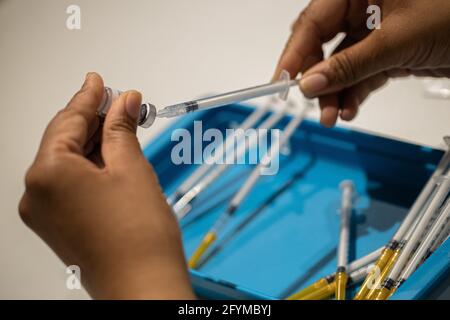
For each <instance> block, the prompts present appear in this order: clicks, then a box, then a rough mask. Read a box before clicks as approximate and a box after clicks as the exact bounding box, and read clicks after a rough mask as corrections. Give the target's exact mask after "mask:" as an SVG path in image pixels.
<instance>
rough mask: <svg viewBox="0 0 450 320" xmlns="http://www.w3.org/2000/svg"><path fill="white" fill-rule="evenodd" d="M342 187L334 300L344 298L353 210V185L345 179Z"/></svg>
mask: <svg viewBox="0 0 450 320" xmlns="http://www.w3.org/2000/svg"><path fill="white" fill-rule="evenodd" d="M340 187H341V189H342V204H341V226H340V232H339V246H338V252H337V253H338V255H337V269H336V280H335V281H336V288H335V291H336V294H335V295H336V300H345V288H346V287H347V280H348V279H347V278H348V270H347V269H348V247H349V244H350V243H349V239H350V218H351V214H352V210H353V204H352V200H353V197H354V189H355V187H354V185H353V182H352V181H350V180H345V181H343V182H342V183H341V185H340Z"/></svg>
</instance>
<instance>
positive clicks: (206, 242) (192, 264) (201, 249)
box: [189, 232, 217, 269]
mask: <svg viewBox="0 0 450 320" xmlns="http://www.w3.org/2000/svg"><path fill="white" fill-rule="evenodd" d="M216 238H217V235H216V233H215V232H208V233H207V234H206V236H205V237H204V238H203V240H202V242H201V243H200V245H199V246H198V248H197V250H195V252H194V254H193V255H192V256H191V258H190V259H189V268H192V269H194V268H196V267H197V264H198V262H199V261H200V258H201V257H202V255H203V253H205V251H206V249H208V247H209V246H210V245H211V244H212V243H213V242H214V241H215V240H216Z"/></svg>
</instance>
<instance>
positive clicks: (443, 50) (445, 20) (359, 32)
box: [274, 0, 450, 127]
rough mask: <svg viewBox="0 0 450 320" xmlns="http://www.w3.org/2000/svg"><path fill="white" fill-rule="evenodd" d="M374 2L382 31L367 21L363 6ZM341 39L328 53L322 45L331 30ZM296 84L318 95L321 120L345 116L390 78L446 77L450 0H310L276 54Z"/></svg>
mask: <svg viewBox="0 0 450 320" xmlns="http://www.w3.org/2000/svg"><path fill="white" fill-rule="evenodd" d="M374 4H375V5H378V6H379V7H380V8H381V13H382V22H381V29H379V30H374V31H371V30H369V29H368V27H367V24H366V22H367V19H368V17H369V16H368V15H367V14H366V10H367V7H368V6H369V5H374ZM340 32H345V34H346V37H345V39H344V40H343V42H342V43H341V44H340V46H338V48H337V49H336V50H335V51H334V53H333V55H332V56H331V57H330V58H328V59H324V58H323V51H322V45H323V44H324V43H326V42H328V41H330V40H332V39H333V38H334V37H335V36H336V35H337V34H338V33H340ZM283 69H285V70H287V71H289V73H290V75H291V77H292V78H294V77H296V76H297V74H298V73H300V72H302V73H303V79H302V80H301V83H300V88H301V90H302V91H303V93H304V94H305V95H306V96H308V97H310V98H313V97H319V102H320V107H321V110H322V114H321V122H322V124H323V125H325V126H327V127H330V126H333V125H334V124H335V123H336V121H337V118H338V116H339V115H340V117H341V119H343V120H346V121H350V120H352V119H353V118H354V117H355V116H356V113H357V111H358V107H359V105H360V104H361V103H362V102H363V101H364V100H365V99H366V98H367V97H368V96H369V94H370V93H371V92H372V91H374V90H376V89H378V88H380V87H381V86H382V85H384V84H385V83H386V81H387V80H388V78H390V77H399V76H408V75H416V76H436V77H450V1H449V0H433V1H430V0H387V1H383V0H365V1H364V0H313V1H311V3H310V4H309V6H308V7H307V8H306V9H305V10H304V11H303V12H302V13H301V14H300V17H299V18H298V20H297V21H296V23H295V24H294V27H293V32H292V35H291V37H290V39H289V41H288V43H287V45H286V48H285V50H284V52H283V54H282V56H281V58H280V61H279V63H278V66H277V69H276V71H275V75H274V79H276V78H278V76H279V74H280V72H281V70H283Z"/></svg>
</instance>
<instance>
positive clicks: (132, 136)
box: [102, 91, 144, 168]
mask: <svg viewBox="0 0 450 320" xmlns="http://www.w3.org/2000/svg"><path fill="white" fill-rule="evenodd" d="M141 99H142V98H141V94H140V93H139V92H136V91H128V92H126V93H124V94H122V95H121V96H120V97H119V98H118V99H117V100H116V101H114V102H113V104H112V106H111V109H110V110H109V112H108V114H107V115H106V119H105V122H104V124H103V139H102V141H103V142H102V156H103V161H104V163H105V165H106V167H109V168H129V167H131V166H133V164H134V163H136V162H138V163H139V162H140V161H142V160H143V159H144V158H143V154H142V151H141V148H140V145H139V142H138V139H137V137H136V127H137V120H138V116H139V110H140V105H141Z"/></svg>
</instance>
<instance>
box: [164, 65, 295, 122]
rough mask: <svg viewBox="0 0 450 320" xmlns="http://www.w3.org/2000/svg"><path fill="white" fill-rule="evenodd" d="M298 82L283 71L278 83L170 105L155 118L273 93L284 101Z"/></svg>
mask: <svg viewBox="0 0 450 320" xmlns="http://www.w3.org/2000/svg"><path fill="white" fill-rule="evenodd" d="M299 81H300V80H290V76H289V73H288V72H287V71H285V70H283V71H282V73H281V77H280V80H279V81H276V82H272V83H267V84H263V85H259V86H256V87H250V88H245V89H241V90H236V91H231V92H227V93H223V94H219V95H215V96H211V97H206V98H202V99H198V100H193V101H187V102H182V103H178V104H174V105H170V106H167V107H164V108H162V109H160V110H158V112H157V113H156V117H158V118H173V117H177V116H181V115H183V114H186V113H189V112H194V111H197V110H205V109H212V108H217V107H223V106H225V105H228V104H233V103H236V102H241V101H245V100H249V99H253V98H258V97H262V96H268V95H272V94H275V93H279V94H280V98H281V99H282V100H286V98H287V95H288V93H289V89H290V87H293V86H297V85H298V84H299Z"/></svg>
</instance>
